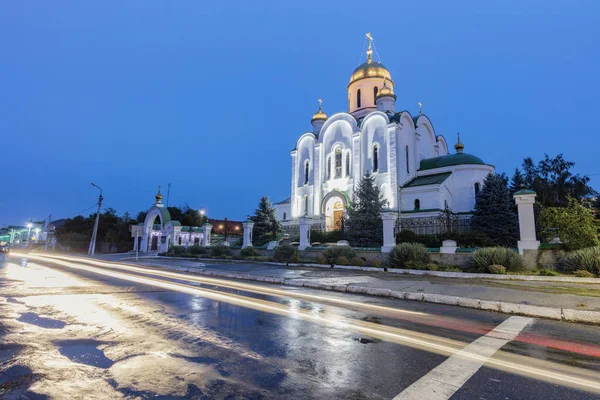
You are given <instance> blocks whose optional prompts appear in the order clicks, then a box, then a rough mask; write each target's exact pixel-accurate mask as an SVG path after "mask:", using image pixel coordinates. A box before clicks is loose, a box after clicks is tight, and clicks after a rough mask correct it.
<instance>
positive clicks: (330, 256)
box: [323, 246, 356, 266]
mask: <svg viewBox="0 0 600 400" xmlns="http://www.w3.org/2000/svg"><path fill="white" fill-rule="evenodd" d="M341 256H344V257H346V258H347V259H349V260H351V259H353V258H354V257H355V256H356V253H354V250H352V247H350V246H329V247H328V248H326V249H325V251H324V252H323V257H325V260H327V264H329V265H332V266H333V264H335V262H336V260H337V259H338V257H341Z"/></svg>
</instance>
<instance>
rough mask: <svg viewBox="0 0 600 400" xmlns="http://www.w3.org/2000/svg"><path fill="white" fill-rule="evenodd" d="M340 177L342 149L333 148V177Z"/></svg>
mask: <svg viewBox="0 0 600 400" xmlns="http://www.w3.org/2000/svg"><path fill="white" fill-rule="evenodd" d="M341 177H342V149H340V148H339V147H338V148H337V149H335V178H336V179H337V178H341Z"/></svg>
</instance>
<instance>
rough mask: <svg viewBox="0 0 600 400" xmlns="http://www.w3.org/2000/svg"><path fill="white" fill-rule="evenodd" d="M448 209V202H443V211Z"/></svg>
mask: <svg viewBox="0 0 600 400" xmlns="http://www.w3.org/2000/svg"><path fill="white" fill-rule="evenodd" d="M447 209H448V200H444V210H447Z"/></svg>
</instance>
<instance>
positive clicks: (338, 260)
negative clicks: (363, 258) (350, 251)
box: [335, 256, 350, 265]
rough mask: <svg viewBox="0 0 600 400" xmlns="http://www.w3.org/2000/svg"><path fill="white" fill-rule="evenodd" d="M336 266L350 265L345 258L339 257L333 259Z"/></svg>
mask: <svg viewBox="0 0 600 400" xmlns="http://www.w3.org/2000/svg"><path fill="white" fill-rule="evenodd" d="M335 263H336V264H337V265H350V260H349V259H348V257H346V256H339V257H338V258H336V259H335Z"/></svg>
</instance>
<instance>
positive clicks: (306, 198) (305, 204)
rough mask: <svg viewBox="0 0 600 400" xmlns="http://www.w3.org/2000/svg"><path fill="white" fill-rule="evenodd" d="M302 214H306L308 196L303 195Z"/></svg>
mask: <svg viewBox="0 0 600 400" xmlns="http://www.w3.org/2000/svg"><path fill="white" fill-rule="evenodd" d="M304 215H308V196H304Z"/></svg>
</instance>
